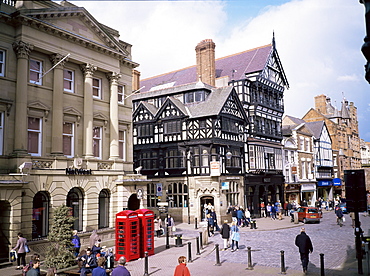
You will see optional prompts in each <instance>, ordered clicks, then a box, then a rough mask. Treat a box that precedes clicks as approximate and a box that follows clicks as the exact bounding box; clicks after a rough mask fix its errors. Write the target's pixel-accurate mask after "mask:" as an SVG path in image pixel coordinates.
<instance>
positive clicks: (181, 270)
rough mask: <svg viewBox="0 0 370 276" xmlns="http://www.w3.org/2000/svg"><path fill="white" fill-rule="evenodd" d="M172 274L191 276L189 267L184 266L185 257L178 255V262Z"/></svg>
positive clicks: (174, 275) (175, 275)
mask: <svg viewBox="0 0 370 276" xmlns="http://www.w3.org/2000/svg"><path fill="white" fill-rule="evenodd" d="M173 276H191V275H190V271H189V268H187V266H186V257H185V256H180V257H179V264H178V265H177V266H176V269H175V273H174V274H173Z"/></svg>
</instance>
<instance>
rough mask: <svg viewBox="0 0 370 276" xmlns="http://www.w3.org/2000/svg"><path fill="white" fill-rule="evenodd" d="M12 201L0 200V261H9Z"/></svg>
mask: <svg viewBox="0 0 370 276" xmlns="http://www.w3.org/2000/svg"><path fill="white" fill-rule="evenodd" d="M10 209H11V207H10V203H9V201H5V200H0V263H5V262H8V261H9V246H10V245H11V244H10V241H9V234H10Z"/></svg>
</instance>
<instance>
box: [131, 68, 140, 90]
mask: <svg viewBox="0 0 370 276" xmlns="http://www.w3.org/2000/svg"><path fill="white" fill-rule="evenodd" d="M138 89H140V72H139V71H137V70H132V90H133V91H135V90H138Z"/></svg>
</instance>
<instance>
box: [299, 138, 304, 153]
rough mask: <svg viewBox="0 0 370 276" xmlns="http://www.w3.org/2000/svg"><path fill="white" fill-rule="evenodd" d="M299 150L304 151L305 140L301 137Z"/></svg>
mask: <svg viewBox="0 0 370 276" xmlns="http://www.w3.org/2000/svg"><path fill="white" fill-rule="evenodd" d="M299 149H300V150H304V138H303V137H299Z"/></svg>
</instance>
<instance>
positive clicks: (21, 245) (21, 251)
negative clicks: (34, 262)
mask: <svg viewBox="0 0 370 276" xmlns="http://www.w3.org/2000/svg"><path fill="white" fill-rule="evenodd" d="M26 246H27V239H26V238H24V237H23V234H22V233H21V232H19V233H18V241H17V245H16V246H15V247H14V248H13V250H14V251H16V250H18V251H17V254H18V258H17V268H16V270H20V269H22V268H23V267H25V266H26ZM21 261H22V268H21Z"/></svg>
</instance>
